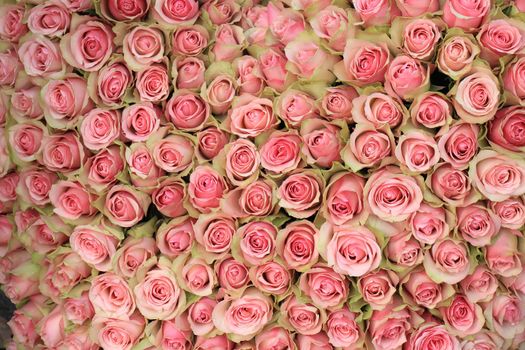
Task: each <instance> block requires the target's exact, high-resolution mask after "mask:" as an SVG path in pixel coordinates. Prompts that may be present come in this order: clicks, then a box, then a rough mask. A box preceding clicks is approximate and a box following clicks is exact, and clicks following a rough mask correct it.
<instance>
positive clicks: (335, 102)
mask: <svg viewBox="0 0 525 350" xmlns="http://www.w3.org/2000/svg"><path fill="white" fill-rule="evenodd" d="M357 96H358V94H357V91H356V90H355V89H354V88H353V87H351V86H346V85H338V86H334V87H329V88H327V89H326V94H325V95H324V96H323V98H322V100H321V107H320V113H321V115H322V116H323V117H325V118H327V119H344V120H348V121H351V120H352V108H353V102H352V101H353V100H354V99H355V98H356V97H357Z"/></svg>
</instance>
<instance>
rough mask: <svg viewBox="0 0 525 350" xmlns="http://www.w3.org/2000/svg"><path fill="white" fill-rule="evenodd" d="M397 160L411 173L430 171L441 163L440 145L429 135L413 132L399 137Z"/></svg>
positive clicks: (396, 152)
mask: <svg viewBox="0 0 525 350" xmlns="http://www.w3.org/2000/svg"><path fill="white" fill-rule="evenodd" d="M395 155H396V158H397V159H398V160H399V162H400V163H401V164H403V165H404V166H406V167H407V168H408V170H410V171H411V172H416V173H421V172H425V171H428V170H429V169H431V168H432V167H433V166H434V165H436V164H437V162H438V161H439V150H438V145H437V143H436V141H435V140H434V138H433V137H432V136H430V135H428V134H425V133H422V132H418V131H412V132H407V133H405V134H403V135H401V136H400V137H399V140H398V143H397V147H396V150H395Z"/></svg>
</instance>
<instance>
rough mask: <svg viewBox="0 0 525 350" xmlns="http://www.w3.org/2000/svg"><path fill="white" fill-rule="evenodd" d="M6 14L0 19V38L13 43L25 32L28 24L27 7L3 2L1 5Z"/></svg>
mask: <svg viewBox="0 0 525 350" xmlns="http://www.w3.org/2000/svg"><path fill="white" fill-rule="evenodd" d="M0 9H1V12H2V13H3V14H4V15H3V16H2V19H1V20H0V38H1V39H2V40H7V41H10V42H13V43H16V42H18V39H20V38H21V37H22V36H23V35H24V34H25V33H27V25H26V24H25V21H24V20H23V19H24V16H25V7H24V6H23V5H18V4H16V5H15V4H2V6H1V7H0Z"/></svg>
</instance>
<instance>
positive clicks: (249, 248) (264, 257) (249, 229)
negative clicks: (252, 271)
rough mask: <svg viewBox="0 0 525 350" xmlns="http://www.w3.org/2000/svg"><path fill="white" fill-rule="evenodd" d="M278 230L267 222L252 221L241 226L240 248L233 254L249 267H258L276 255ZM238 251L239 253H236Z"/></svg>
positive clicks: (237, 233)
mask: <svg viewBox="0 0 525 350" xmlns="http://www.w3.org/2000/svg"><path fill="white" fill-rule="evenodd" d="M276 236H277V228H276V227H275V226H274V225H273V224H272V223H270V222H267V221H252V222H249V223H247V224H246V225H244V226H241V227H240V228H239V229H238V230H237V232H236V237H237V239H236V240H238V242H239V243H238V244H239V245H238V247H235V248H234V250H233V252H232V254H233V255H234V257H237V256H238V257H239V258H240V259H238V260H240V261H243V262H246V263H247V264H248V265H249V266H257V265H260V264H262V263H265V262H267V261H268V260H271V259H272V258H273V257H274V255H275V238H276ZM236 250H237V251H236Z"/></svg>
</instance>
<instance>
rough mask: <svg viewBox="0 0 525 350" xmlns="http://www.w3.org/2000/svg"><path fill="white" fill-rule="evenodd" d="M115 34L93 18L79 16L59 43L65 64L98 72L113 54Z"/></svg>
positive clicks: (108, 27)
mask: <svg viewBox="0 0 525 350" xmlns="http://www.w3.org/2000/svg"><path fill="white" fill-rule="evenodd" d="M114 37H115V34H114V33H113V32H112V31H111V27H110V26H109V25H107V24H105V23H103V22H100V21H97V20H95V18H94V17H90V16H81V17H79V18H78V20H77V21H75V25H73V26H71V30H70V32H69V33H68V34H66V35H64V36H63V37H62V39H61V42H60V49H61V51H62V55H63V57H64V59H65V60H66V62H67V63H69V64H70V65H72V66H73V67H75V68H78V69H82V70H85V71H88V72H94V71H98V70H99V69H100V68H102V66H103V65H104V63H106V62H107V61H108V59H109V58H110V56H111V54H112V53H113V49H114V44H113V39H114Z"/></svg>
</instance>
